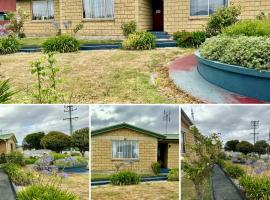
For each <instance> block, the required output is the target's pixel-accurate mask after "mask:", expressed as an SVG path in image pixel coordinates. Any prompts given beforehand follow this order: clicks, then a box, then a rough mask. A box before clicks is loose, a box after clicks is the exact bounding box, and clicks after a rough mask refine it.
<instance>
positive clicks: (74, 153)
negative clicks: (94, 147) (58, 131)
mask: <svg viewBox="0 0 270 200" xmlns="http://www.w3.org/2000/svg"><path fill="white" fill-rule="evenodd" d="M70 155H71V156H81V153H78V152H72V153H71V154H70Z"/></svg>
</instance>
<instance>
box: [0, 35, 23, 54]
mask: <svg viewBox="0 0 270 200" xmlns="http://www.w3.org/2000/svg"><path fill="white" fill-rule="evenodd" d="M19 49H20V43H19V41H18V40H17V39H16V37H14V36H8V37H6V38H4V37H2V38H0V54H2V55H3V54H11V53H16V52H17V51H18V50H19Z"/></svg>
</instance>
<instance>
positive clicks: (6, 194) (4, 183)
mask: <svg viewBox="0 0 270 200" xmlns="http://www.w3.org/2000/svg"><path fill="white" fill-rule="evenodd" d="M0 199H1V200H15V197H14V193H13V191H12V188H11V185H10V182H9V179H8V176H7V175H6V174H5V173H4V172H3V171H2V170H0Z"/></svg>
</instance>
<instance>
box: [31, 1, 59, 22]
mask: <svg viewBox="0 0 270 200" xmlns="http://www.w3.org/2000/svg"><path fill="white" fill-rule="evenodd" d="M35 1H47V2H48V1H49V0H32V1H31V10H32V20H33V21H49V20H54V18H55V7H54V0H52V4H53V17H52V18H49V15H48V16H47V19H34V8H33V2H35ZM48 14H49V13H48ZM42 17H44V16H42Z"/></svg>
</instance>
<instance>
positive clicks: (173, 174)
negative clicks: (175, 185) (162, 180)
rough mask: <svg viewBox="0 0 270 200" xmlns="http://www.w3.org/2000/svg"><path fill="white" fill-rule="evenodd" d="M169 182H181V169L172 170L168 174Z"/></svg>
mask: <svg viewBox="0 0 270 200" xmlns="http://www.w3.org/2000/svg"><path fill="white" fill-rule="evenodd" d="M168 180H169V181H179V169H178V168H175V169H171V170H170V172H169V174H168Z"/></svg>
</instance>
